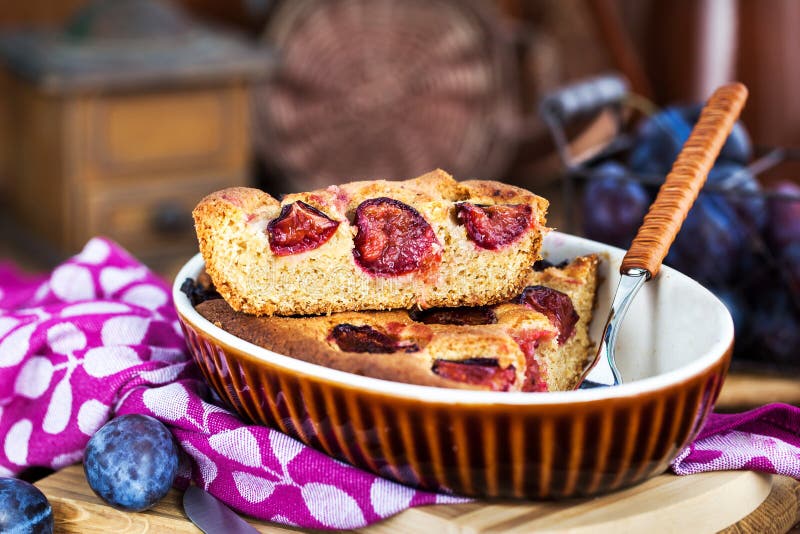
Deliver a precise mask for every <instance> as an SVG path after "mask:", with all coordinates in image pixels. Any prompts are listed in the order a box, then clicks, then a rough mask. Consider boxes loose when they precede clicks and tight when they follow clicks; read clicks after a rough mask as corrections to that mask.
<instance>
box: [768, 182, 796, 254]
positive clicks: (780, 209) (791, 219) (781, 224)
mask: <svg viewBox="0 0 800 534" xmlns="http://www.w3.org/2000/svg"><path fill="white" fill-rule="evenodd" d="M770 191H772V192H774V193H779V194H781V195H787V196H790V197H794V198H798V199H800V186H798V185H797V184H795V183H793V182H780V183H778V184H776V185H775V186H773V187H771V188H770ZM768 208H769V209H768V210H767V212H768V220H767V228H766V236H767V239H768V240H769V243H770V244H771V245H772V246H773V247H774V250H775V251H776V252H777V253H778V254H780V253H781V251H782V250H783V249H784V248H785V247H787V246H789V245H791V244H792V243H798V242H800V200H791V199H787V198H770V199H769V202H768Z"/></svg>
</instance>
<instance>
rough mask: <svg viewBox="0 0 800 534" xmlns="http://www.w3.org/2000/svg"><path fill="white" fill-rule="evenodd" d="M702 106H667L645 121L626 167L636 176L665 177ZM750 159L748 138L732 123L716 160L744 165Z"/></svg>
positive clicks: (742, 126)
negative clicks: (651, 175)
mask: <svg viewBox="0 0 800 534" xmlns="http://www.w3.org/2000/svg"><path fill="white" fill-rule="evenodd" d="M701 109H702V105H696V106H671V107H667V108H664V109H663V110H661V111H659V112H658V113H655V114H653V115H651V116H649V117H647V119H645V120H644V121H643V122H642V123H641V125H640V127H639V129H638V131H637V134H636V141H635V145H634V147H633V150H632V151H631V153H630V156H629V158H630V159H629V161H628V163H629V165H630V167H631V169H632V170H633V171H635V172H637V173H644V174H653V175H662V176H663V175H666V173H667V172H669V170H670V169H671V168H672V163H673V162H674V161H675V158H676V157H677V156H678V152H680V150H681V148H682V147H683V144H684V143H685V142H686V140H687V139H688V138H689V134H690V133H691V131H692V127H693V126H694V124H695V123H696V122H697V120H698V119H699V118H700V110H701ZM752 156H753V147H752V143H751V142H750V135H749V134H748V133H747V130H746V129H745V127H744V125H743V124H742V123H741V122H736V123H735V124H734V126H733V129H732V131H731V134H730V135H729V136H728V139H727V140H726V141H725V144H724V145H723V147H722V150H721V151H720V154H719V157H718V158H717V161H727V162H730V163H735V164H739V165H745V164H746V163H747V162H748V161H750V159H751V158H752Z"/></svg>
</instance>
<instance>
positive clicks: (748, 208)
mask: <svg viewBox="0 0 800 534" xmlns="http://www.w3.org/2000/svg"><path fill="white" fill-rule="evenodd" d="M708 184H710V185H714V186H719V187H723V188H724V189H726V190H730V191H735V192H736V194H733V195H725V196H724V198H725V201H726V202H728V203H729V204H730V205H731V206H732V207H733V208H734V210H736V213H737V214H738V215H739V217H740V218H741V219H742V221H743V222H744V223H745V224H747V225H748V226H749V227H750V228H752V230H753V232H755V233H759V232H761V231H762V230H763V228H764V227H765V226H766V223H767V217H768V214H767V202H766V200H765V198H764V195H763V194H761V193H762V189H761V184H759V183H758V180H757V179H756V177H755V175H753V173H752V172H750V171H749V170H748V169H747V168H746V167H742V166H741V165H739V164H738V163H730V162H727V161H718V162H717V164H716V165H714V167H713V168H712V169H711V172H709V173H708Z"/></svg>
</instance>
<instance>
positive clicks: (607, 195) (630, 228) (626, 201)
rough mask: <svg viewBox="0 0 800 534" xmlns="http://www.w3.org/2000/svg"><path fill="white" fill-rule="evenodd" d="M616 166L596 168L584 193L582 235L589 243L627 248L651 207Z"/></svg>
mask: <svg viewBox="0 0 800 534" xmlns="http://www.w3.org/2000/svg"><path fill="white" fill-rule="evenodd" d="M628 174H629V172H628V170H627V169H626V168H625V167H623V166H622V165H620V164H618V163H615V162H606V163H604V164H602V165H601V166H599V167H597V168H596V169H595V170H594V171H593V173H592V178H591V180H590V181H589V183H587V184H586V188H585V189H584V193H583V231H584V235H586V237H588V238H590V239H595V240H597V241H602V242H604V243H608V244H610V245H615V246H618V247H622V248H627V247H628V246H629V245H630V243H631V241H632V240H633V237H634V236H635V235H636V230H637V229H638V228H639V226H640V225H641V224H642V219H643V218H644V215H645V213H647V208H648V207H649V206H650V198H649V195H648V194H647V191H646V190H645V189H644V187H643V186H642V185H641V184H640V183H639V182H636V181H634V180H630V179H626V178H625V176H627V175H628Z"/></svg>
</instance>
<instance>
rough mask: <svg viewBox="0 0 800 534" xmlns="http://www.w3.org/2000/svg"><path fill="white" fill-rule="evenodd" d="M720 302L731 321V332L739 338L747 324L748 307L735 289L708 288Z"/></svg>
mask: <svg viewBox="0 0 800 534" xmlns="http://www.w3.org/2000/svg"><path fill="white" fill-rule="evenodd" d="M709 289H711V291H712V292H713V293H714V295H716V297H717V298H718V299H719V300H721V301H722V303H723V304H724V305H725V307H726V308H728V312H729V313H730V314H731V318H732V319H733V330H734V332H735V334H736V337H737V338H738V337H740V336H741V335H742V334H743V333H744V331H745V328H746V327H747V323H748V305H747V301H746V300H745V299H744V296H743V295H742V294H741V293H740V292H739V291H738V290H737V289H735V288H732V287H723V288H709Z"/></svg>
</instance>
